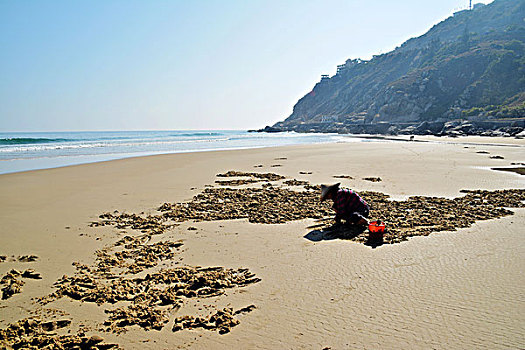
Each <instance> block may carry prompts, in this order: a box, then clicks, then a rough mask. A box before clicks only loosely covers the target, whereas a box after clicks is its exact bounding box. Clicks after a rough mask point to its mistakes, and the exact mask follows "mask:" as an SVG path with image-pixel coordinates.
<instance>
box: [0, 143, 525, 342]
mask: <svg viewBox="0 0 525 350" xmlns="http://www.w3.org/2000/svg"><path fill="white" fill-rule="evenodd" d="M457 141H458V140H457V139H452V140H451V142H450V143H446V142H351V143H345V142H341V143H328V144H322V145H319V144H314V145H295V146H279V147H271V148H258V149H244V150H229V151H216V152H198V153H178V154H163V155H154V156H146V157H136V158H126V159H119V160H112V161H107V162H99V163H90V164H82V165H74V166H68V167H62V168H54V169H42V170H34V171H27V172H21V173H12V174H2V175H0V208H1V209H2V211H1V212H0V222H1V223H2V225H1V228H0V241H2V242H3V244H2V246H3V247H2V248H1V249H2V250H1V251H0V255H6V256H8V257H9V259H8V261H6V262H2V263H0V273H1V274H2V275H4V274H5V273H6V272H8V271H9V270H10V269H12V268H15V269H19V270H22V271H23V270H25V269H27V268H31V269H34V270H35V271H36V272H38V273H40V274H41V276H42V279H41V280H26V282H25V283H26V284H25V285H24V286H23V290H22V292H21V293H19V294H15V295H14V296H13V297H11V298H9V299H7V300H1V301H0V307H1V310H2V312H3V315H5V316H4V318H3V320H2V321H1V322H0V328H4V327H5V326H6V324H7V323H10V322H16V321H17V320H20V319H23V318H25V317H28V316H30V315H32V314H33V315H34V314H35V313H34V312H37V313H36V314H37V315H38V317H40V318H42V319H43V320H51V319H61V318H64V317H65V318H67V319H71V320H72V325H71V327H72V328H71V329H72V330H73V331H76V330H77V329H79V327H80V328H81V325H84V326H86V327H87V335H88V336H91V335H94V334H98V335H100V336H102V337H103V338H104V339H105V340H106V341H109V342H114V343H118V344H120V345H121V346H122V347H123V348H125V349H128V348H130V349H133V348H139V347H140V348H144V349H155V348H159V347H160V348H174V347H180V348H197V349H204V348H218V349H227V348H232V347H237V348H254V347H259V348H275V347H292V348H300V347H312V346H313V347H319V348H323V347H332V348H334V349H336V348H349V347H350V348H352V347H360V348H400V347H402V348H429V347H437V348H447V347H448V348H451V347H455V348H458V347H460V348H465V347H474V346H475V347H477V348H487V349H489V348H505V347H513V348H516V347H517V348H519V347H523V346H524V345H525V343H524V341H523V337H522V336H521V334H523V331H524V328H523V325H524V324H525V322H524V321H525V319H524V316H523V315H524V314H525V313H524V312H522V311H524V309H525V304H524V303H523V302H522V301H521V299H520V297H519V296H520V295H521V291H522V290H523V287H525V280H524V279H523V278H521V277H520V276H521V273H520V271H521V270H522V263H521V262H522V261H523V259H524V258H525V246H524V243H523V240H522V239H520V237H521V231H522V227H523V225H525V210H524V209H512V211H514V215H510V216H506V217H503V218H499V219H492V220H486V221H476V222H475V223H474V224H473V225H472V226H471V227H469V228H462V229H460V230H458V231H453V232H448V231H446V232H440V233H433V234H430V235H429V236H426V237H424V236H419V237H412V238H410V239H409V240H408V241H404V242H401V243H395V244H385V245H382V246H379V247H377V248H375V249H373V248H371V247H368V246H365V245H362V244H357V243H354V242H351V241H348V240H342V239H333V240H322V241H311V240H309V239H308V238H307V236H308V234H309V233H311V232H312V230H313V229H312V228H309V227H310V226H312V225H315V221H314V220H313V219H304V220H298V221H291V222H287V223H283V224H261V223H251V222H248V221H247V220H246V219H235V220H219V221H185V222H181V223H180V224H178V226H174V227H172V228H170V229H167V230H166V231H165V232H163V233H159V234H156V235H153V236H151V239H152V241H151V243H158V242H161V241H166V240H167V241H173V242H176V241H178V240H182V243H183V245H182V247H181V250H180V252H178V253H177V255H175V256H174V257H173V258H169V259H167V260H163V261H161V262H160V264H159V267H162V268H173V267H176V266H202V267H209V266H210V267H213V266H217V267H224V268H225V269H230V268H231V269H240V268H247V269H249V271H250V272H251V273H253V274H254V275H255V277H256V278H260V279H261V281H259V282H256V283H254V284H250V285H246V286H244V287H235V288H233V289H228V290H226V292H225V293H224V294H221V295H218V296H214V297H209V298H204V299H202V300H201V299H192V298H186V299H184V304H183V306H182V307H181V309H180V310H179V311H174V310H172V309H170V308H165V309H166V310H168V311H169V312H168V315H169V322H168V323H167V324H166V325H165V327H164V328H163V329H162V330H161V331H153V330H149V331H147V330H143V329H142V328H140V327H138V326H132V327H130V328H129V330H128V331H127V332H126V333H122V334H120V335H118V336H117V334H114V333H111V332H109V333H108V332H105V331H100V328H101V327H100V324H101V323H103V322H104V321H105V320H107V317H108V315H107V314H105V312H104V310H105V309H111V310H113V309H115V308H116V307H124V306H125V305H126V303H123V302H119V303H117V304H115V305H113V304H110V303H104V304H103V305H101V306H97V305H96V304H94V303H90V302H79V301H75V300H71V299H68V298H62V299H59V300H56V301H53V302H52V303H50V304H48V305H45V306H43V307H41V306H38V305H37V304H35V303H34V302H33V301H32V300H31V299H32V298H41V297H45V296H46V295H49V294H50V293H52V292H53V291H55V290H56V288H55V287H53V284H54V283H55V282H57V281H58V280H59V279H60V278H61V277H62V275H64V274H66V275H68V276H72V275H74V274H75V271H76V267H75V266H73V265H72V263H73V262H75V261H77V262H80V263H81V264H86V265H90V266H91V265H92V264H93V263H94V262H96V261H97V260H96V259H97V257H96V255H95V251H97V250H98V251H101V250H102V249H103V248H104V247H108V246H112V244H115V242H117V241H118V240H120V239H122V238H123V237H125V236H126V235H129V236H131V237H140V235H141V232H140V230H133V229H129V228H125V227H123V228H121V229H116V228H115V227H113V226H110V225H108V226H101V227H96V226H95V227H90V223H91V222H95V221H99V220H100V218H99V215H101V214H103V213H105V212H109V213H114V211H115V210H118V212H119V213H129V214H132V213H136V214H137V215H143V216H147V215H148V214H152V215H158V211H157V209H158V208H159V207H160V206H161V205H162V204H163V203H181V202H188V201H189V200H191V198H193V197H194V196H196V195H198V194H199V193H202V192H203V191H205V190H206V189H208V188H210V189H211V188H218V187H220V186H218V184H216V183H215V181H216V180H221V179H222V178H218V177H216V175H217V174H219V173H225V172H227V171H230V170H234V171H244V172H255V173H276V174H280V175H283V176H285V177H286V178H287V180H288V179H297V180H299V181H307V182H308V183H310V184H314V185H316V184H320V183H330V182H339V181H341V182H342V185H343V186H345V187H350V188H353V189H355V190H357V191H358V192H362V191H375V192H380V193H385V194H388V195H390V197H391V198H392V199H393V200H404V199H406V198H407V197H409V196H413V195H421V196H437V197H445V198H455V197H458V196H462V195H463V194H461V193H460V190H462V189H470V190H477V189H483V190H501V189H511V188H515V189H523V188H524V187H525V180H524V179H523V178H521V177H520V176H519V175H517V174H514V173H509V172H503V171H492V170H491V171H488V170H486V169H481V168H480V167H502V166H507V165H509V164H510V163H514V162H523V161H524V159H523V152H522V150H521V149H520V147H521V145H520V144H518V145H517V146H520V147H516V145H507V146H501V145H500V144H499V142H501V141H498V140H494V139H493V140H491V141H484V142H482V143H483V145H482V146H481V145H476V144H474V143H475V142H478V141H479V139H476V138H474V139H468V140H465V141H468V142H474V143H470V144H466V143H461V144H457V143H454V142H457ZM465 146H467V147H468V148H465ZM480 151H483V153H477V152H480ZM487 152H488V153H487ZM491 156H500V157H502V158H503V159H501V158H490V157H491ZM340 175H345V176H351V177H353V178H352V179H349V178H342V179H340V178H334V176H340ZM368 177H379V178H381V179H382V181H379V182H370V181H367V180H364V178H368ZM282 181H284V180H282ZM208 186H212V187H208ZM250 186H255V187H261V185H260V184H257V183H255V184H253V185H252V184H248V185H243V186H241V187H239V188H245V187H246V188H249V187H250ZM234 188H236V187H234ZM140 213H144V214H140ZM115 215H116V214H115ZM108 252H109V251H108ZM30 254H34V255H36V256H38V259H37V260H36V261H34V262H28V263H22V262H18V261H13V260H12V258H11V257H12V256H14V257H17V256H22V255H30ZM179 259H181V260H179ZM385 281H388V283H385ZM252 304H253V305H255V306H256V308H255V309H253V310H251V311H249V312H248V311H247V312H240V313H239V314H238V315H236V316H234V318H235V319H237V320H238V321H240V323H239V324H238V325H235V326H234V327H232V328H231V330H230V332H229V333H228V334H226V335H220V334H218V333H217V332H216V331H210V330H204V329H199V328H196V329H194V330H189V331H188V330H182V331H177V332H174V331H172V326H173V325H174V319H175V318H176V317H178V316H183V315H191V316H206V315H208V314H209V312H214V311H213V310H222V309H223V308H225V307H231V308H232V309H233V310H234V311H239V310H241V309H243V308H246V307H248V306H250V305H252ZM444 304H446V305H447V307H446V308H444V307H443V305H444ZM204 306H206V307H204ZM199 308H201V309H202V310H199ZM35 310H36V311H35ZM51 310H59V311H61V312H65V313H66V314H65V315H63V316H60V315H58V314H56V313H55V314H54V316H53V315H48V314H49V313H53V312H58V311H51ZM170 310H171V311H170ZM45 315H48V316H45ZM458 317H459V318H460V319H461V320H462V321H463V322H457V320H458ZM59 333H60V332H59ZM460 334H462V336H461V337H460V336H459V335H460Z"/></svg>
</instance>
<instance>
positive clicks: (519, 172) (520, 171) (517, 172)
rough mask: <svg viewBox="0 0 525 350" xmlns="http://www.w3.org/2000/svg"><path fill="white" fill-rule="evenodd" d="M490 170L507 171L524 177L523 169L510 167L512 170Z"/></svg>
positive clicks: (524, 168)
mask: <svg viewBox="0 0 525 350" xmlns="http://www.w3.org/2000/svg"><path fill="white" fill-rule="evenodd" d="M491 169H492V170H498V171H509V172H511V173H516V174H519V175H525V167H512V168H491Z"/></svg>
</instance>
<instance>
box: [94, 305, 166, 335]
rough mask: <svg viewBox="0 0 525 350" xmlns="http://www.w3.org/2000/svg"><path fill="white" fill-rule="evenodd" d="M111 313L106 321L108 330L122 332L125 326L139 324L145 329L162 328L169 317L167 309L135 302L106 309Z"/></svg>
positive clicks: (105, 324)
mask: <svg viewBox="0 0 525 350" xmlns="http://www.w3.org/2000/svg"><path fill="white" fill-rule="evenodd" d="M105 312H106V313H107V314H109V320H108V321H106V322H104V326H106V327H108V328H107V329H106V331H113V332H115V333H120V332H122V331H125V327H128V326H133V325H138V326H139V327H141V328H143V329H144V330H150V329H155V330H158V331H159V330H161V329H162V328H163V327H164V325H165V324H166V323H168V321H169V318H168V317H167V316H166V311H165V310H160V309H158V308H154V307H152V306H150V305H146V304H134V305H130V306H128V307H122V308H117V309H114V310H105Z"/></svg>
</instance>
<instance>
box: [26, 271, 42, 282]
mask: <svg viewBox="0 0 525 350" xmlns="http://www.w3.org/2000/svg"><path fill="white" fill-rule="evenodd" d="M22 277H25V278H32V279H35V280H41V279H42V276H41V275H40V273H38V272H36V271H35V270H33V269H27V270H25V271H24V272H23V273H22Z"/></svg>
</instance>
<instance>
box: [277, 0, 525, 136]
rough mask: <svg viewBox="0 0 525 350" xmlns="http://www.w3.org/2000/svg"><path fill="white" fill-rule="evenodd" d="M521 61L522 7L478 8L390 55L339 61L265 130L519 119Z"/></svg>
mask: <svg viewBox="0 0 525 350" xmlns="http://www.w3.org/2000/svg"><path fill="white" fill-rule="evenodd" d="M524 54H525V0H495V1H494V2H493V3H491V4H489V5H481V4H478V5H476V6H474V8H473V9H472V10H464V11H460V12H457V13H455V14H454V15H453V16H452V17H450V18H448V19H446V20H444V21H442V22H441V23H439V24H437V25H435V26H434V27H432V28H431V29H430V30H429V31H428V32H427V33H426V34H424V35H422V36H420V37H418V38H413V39H410V40H408V41H406V42H405V43H404V44H403V45H401V46H400V47H398V48H396V49H395V50H394V51H391V52H389V53H386V54H382V55H378V56H374V57H373V58H372V59H371V60H368V61H364V60H347V61H346V63H345V64H344V65H341V66H338V72H337V74H336V75H334V76H332V77H328V76H324V77H323V78H322V79H321V81H320V82H319V83H317V84H316V85H315V86H314V88H313V89H312V91H311V92H310V93H308V94H307V95H305V96H304V97H303V98H301V99H300V100H299V101H298V102H297V104H296V105H295V106H294V109H293V113H292V115H290V116H289V117H288V118H287V119H286V120H285V121H283V122H279V123H277V124H276V125H274V127H273V129H271V130H296V131H339V132H340V131H341V130H343V132H344V130H347V131H349V132H352V130H353V129H352V128H354V129H355V126H356V125H374V124H375V125H377V124H381V123H389V124H391V125H392V124H400V125H401V124H403V123H408V124H420V123H423V122H427V123H428V122H430V123H433V122H442V123H445V122H447V121H450V120H454V119H458V118H469V119H475V118H478V119H479V120H481V119H483V120H486V119H487V118H498V119H501V118H515V117H525V113H524V112H525V55H524ZM267 130H268V129H267Z"/></svg>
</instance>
